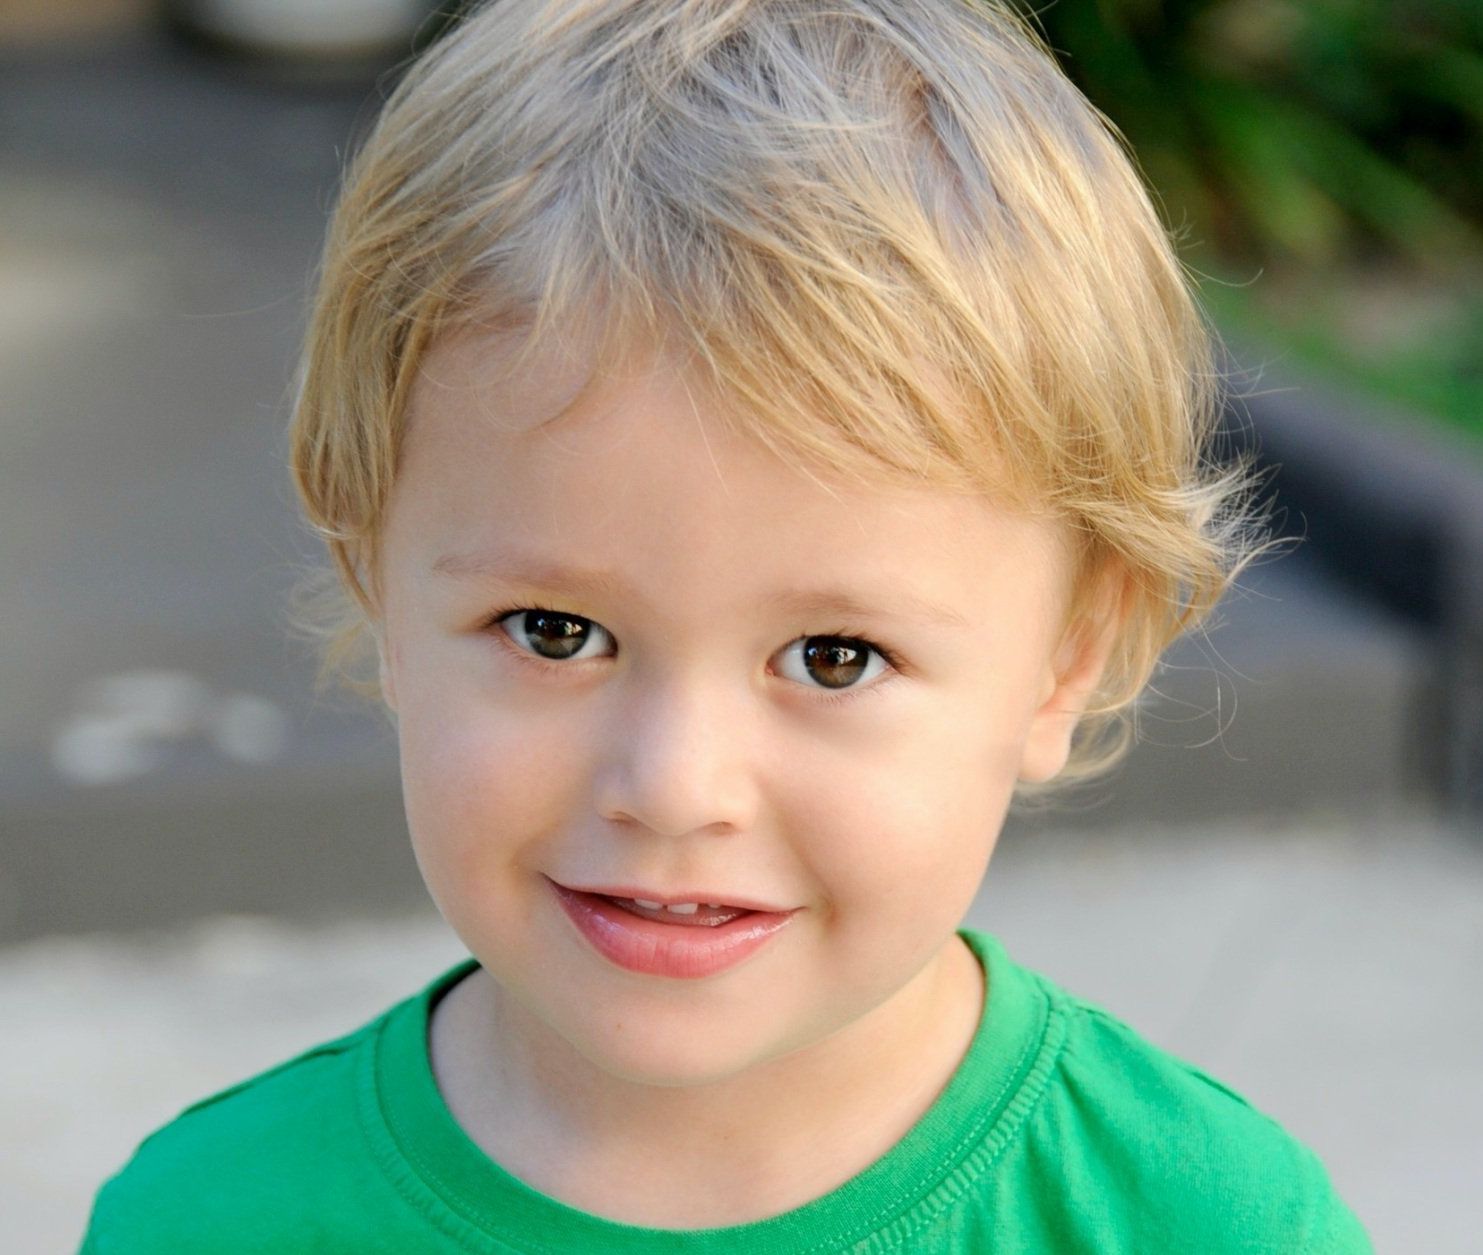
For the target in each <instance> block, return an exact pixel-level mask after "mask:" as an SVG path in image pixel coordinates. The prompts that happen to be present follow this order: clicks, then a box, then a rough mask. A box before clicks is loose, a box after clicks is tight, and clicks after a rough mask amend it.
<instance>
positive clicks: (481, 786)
mask: <svg viewBox="0 0 1483 1255" xmlns="http://www.w3.org/2000/svg"><path fill="white" fill-rule="evenodd" d="M501 359H502V345H501V342H500V341H498V340H497V339H495V338H493V337H480V336H478V335H475V334H472V333H471V334H466V335H463V336H460V337H455V338H448V339H445V340H444V341H442V342H440V343H439V344H437V345H436V346H435V347H434V350H433V352H432V354H431V355H430V357H429V359H428V361H427V364H426V367H425V369H424V372H423V375H422V377H421V378H420V380H419V382H418V385H417V387H416V389H415V390H414V395H413V398H412V410H411V416H410V429H409V435H408V440H407V443H406V447H405V450H404V457H403V461H402V464H401V466H400V468H399V471H398V480H397V483H396V487H395V490H394V493H393V497H392V502H391V508H390V515H389V518H388V522H387V527H386V531H385V534H384V549H383V566H382V569H381V574H382V580H383V584H382V587H383V592H384V603H383V604H384V612H385V613H384V620H383V625H382V626H383V683H384V687H385V690H386V695H387V699H388V701H389V702H390V703H391V704H392V706H393V707H394V709H395V710H396V712H397V717H398V723H399V728H400V740H401V756H402V774H403V783H404V789H405V797H406V806H407V814H408V820H409V826H410V830H411V836H412V841H413V846H414V849H415V851H416V855H417V859H418V862H419V865H420V867H421V870H422V873H423V875H424V877H425V878H426V881H427V884H428V887H429V889H430V891H431V893H432V895H433V897H434V899H435V900H436V902H437V904H438V906H439V908H440V909H441V910H442V912H443V914H444V916H445V918H446V919H447V920H448V922H449V924H450V925H451V926H452V927H453V928H454V929H455V930H456V931H457V933H458V934H459V936H460V937H461V939H462V940H463V941H464V942H465V944H466V945H467V946H468V947H469V950H470V952H471V953H472V954H473V955H474V956H475V957H476V958H478V959H479V960H480V962H481V963H482V965H483V967H484V968H485V970H486V971H487V972H488V973H489V974H490V975H491V976H492V977H493V978H494V979H495V981H496V982H498V985H499V987H500V988H501V990H502V992H503V995H504V996H505V997H507V998H509V999H513V1001H514V1003H515V1004H516V1005H518V1007H520V1008H521V1009H522V1012H523V1013H524V1014H525V1017H526V1019H527V1020H528V1021H529V1023H531V1024H533V1025H538V1026H539V1027H540V1031H541V1032H543V1033H549V1032H554V1033H555V1034H556V1035H557V1036H558V1037H559V1038H560V1039H563V1040H564V1041H565V1042H567V1043H569V1044H570V1045H571V1046H572V1047H574V1048H575V1049H576V1050H577V1051H578V1052H579V1053H580V1054H581V1055H582V1056H585V1058H586V1059H587V1060H589V1061H590V1062H591V1063H593V1064H595V1065H596V1066H598V1067H599V1068H601V1069H603V1070H605V1071H606V1072H608V1073H610V1074H612V1075H615V1076H622V1077H625V1078H628V1079H635V1080H647V1081H653V1082H657V1083H663V1084H686V1083H697V1082H703V1081H710V1080H719V1079H724V1078H727V1077H731V1076H736V1075H739V1074H740V1073H742V1072H743V1071H745V1070H746V1069H748V1068H749V1067H752V1066H755V1065H757V1064H759V1063H762V1062H764V1061H767V1060H770V1059H774V1058H778V1057H780V1056H782V1055H784V1054H787V1053H789V1052H791V1051H794V1050H796V1049H799V1048H801V1047H806V1046H809V1045H811V1044H813V1043H816V1042H819V1041H822V1040H823V1039H825V1038H826V1037H828V1036H830V1035H831V1034H833V1033H835V1032H836V1031H838V1030H840V1029H842V1028H844V1027H845V1026H847V1025H850V1024H852V1023H855V1022H856V1021H859V1020H861V1019H862V1018H863V1017H865V1016H867V1015H868V1014H869V1013H871V1012H872V1011H875V1010H876V1009H877V1008H882V1009H887V1008H889V1006H890V1005H891V1002H892V999H894V998H896V997H897V996H898V995H902V996H904V995H903V991H904V990H906V989H907V988H908V986H910V985H912V983H913V982H920V981H922V980H925V979H927V976H928V974H929V973H930V972H931V970H932V969H933V967H934V965H935V964H938V963H940V962H942V961H943V956H944V955H945V954H946V953H947V949H948V947H949V946H950V945H952V944H954V941H953V936H954V931H955V929H956V927H957V926H958V924H959V922H960V921H961V919H962V917H963V915H964V912H965V910H966V909H967V907H968V905H969V903H970V901H971V899H972V897H973V895H974V893H975V891H976V889H977V887H978V885H979V881H980V878H981V877H982V875H983V872H984V870H985V867H986V866H987V864H988V861H989V856H990V854H991V852H992V851H993V848H994V843H995V840H996V839H997V836H998V833H999V830H1000V826H1001V823H1002V821H1003V818H1004V814H1005V811H1006V808H1007V806H1008V803H1009V800H1010V796H1011V792H1012V790H1013V787H1014V784H1015V782H1016V780H1017V779H1019V778H1025V779H1045V778H1048V777H1049V776H1051V775H1053V774H1054V773H1055V772H1056V771H1057V770H1059V768H1060V766H1061V764H1062V763H1063V761H1064V755H1065V752H1066V745H1067V738H1068V737H1069V734H1070V730H1071V727H1072V721H1073V716H1074V714H1075V712H1076V710H1078V709H1079V707H1080V704H1081V703H1082V702H1084V691H1083V690H1084V689H1085V688H1086V687H1087V686H1088V685H1089V684H1090V682H1091V681H1092V680H1094V679H1095V678H1096V673H1097V672H1098V671H1099V669H1100V663H1101V657H1102V654H1101V653H1100V652H1098V650H1097V649H1096V648H1095V647H1090V648H1088V649H1080V650H1077V651H1072V650H1071V647H1070V646H1064V647H1059V648H1058V646H1059V645H1060V631H1059V629H1060V627H1061V619H1062V611H1063V606H1064V604H1065V599H1066V597H1067V596H1068V594H1069V579H1070V574H1069V573H1070V562H1069V557H1068V553H1067V551H1066V549H1065V548H1064V538H1063V536H1062V535H1061V533H1060V532H1059V530H1058V529H1057V528H1056V527H1055V526H1053V525H1052V524H1050V523H1049V522H1046V521H1037V520H1031V519H1028V518H1024V517H1017V516H1014V515H1011V514H1008V513H1003V512H1000V511H999V510H997V509H995V508H993V507H992V506H991V505H990V504H988V503H986V502H985V501H983V500H981V499H978V498H967V497H955V496H951V495H947V494H944V493H941V492H939V491H936V490H906V489H899V488H893V489H885V488H869V489H866V488H862V487H859V486H854V485H851V484H848V483H846V482H844V481H843V480H839V481H827V480H826V481H825V482H824V483H820V482H818V481H816V480H815V479H814V478H811V477H810V476H809V475H808V474H806V473H804V472H803V471H801V470H799V469H796V468H795V467H794V466H792V465H790V464H788V463H787V462H786V461H784V460H783V459H781V458H779V457H778V456H777V455H775V454H773V453H771V452H769V451H767V450H766V449H765V448H764V447H763V446H761V445H760V444H759V443H756V442H755V441H753V440H752V439H751V438H749V437H743V436H739V435H736V434H734V433H732V432H730V431H728V430H727V429H726V428H725V427H724V426H723V424H721V423H720V422H718V421H717V420H716V418H715V417H714V414H715V411H714V408H713V407H714V405H715V401H714V398H710V397H708V396H707V395H706V394H705V393H704V392H703V391H701V390H699V389H698V388H697V387H696V386H695V385H694V381H693V380H689V379H687V378H685V377H684V376H682V375H680V374H678V373H676V372H675V371H673V370H672V369H666V368H665V367H664V366H663V364H662V363H660V364H657V365H655V366H653V368H652V369H647V370H644V371H637V370H636V371H635V372H634V373H633V374H632V375H631V376H628V377H625V378H622V379H613V380H609V381H607V382H605V383H604V384H603V385H601V386H598V387H593V388H590V389H587V390H585V391H582V390H581V389H580V387H579V385H580V384H581V382H582V378H583V372H582V371H581V370H580V369H577V368H575V367H574V365H573V364H572V363H571V362H566V363H563V362H560V361H556V360H554V359H553V360H552V361H551V362H550V363H549V370H546V369H538V370H537V371H535V372H532V373H531V374H529V375H527V376H524V377H522V378H521V379H520V380H512V379H509V378H506V377H505V376H504V375H503V374H502V373H501V369H500V363H501ZM543 365H544V364H543ZM573 402H574V403H573ZM568 407H569V408H568ZM563 410H564V411H565V412H562V413H560V416H559V417H556V418H555V419H554V421H550V422H547V421H546V420H548V419H551V417H552V415H554V414H557V413H558V411H563ZM708 411H709V412H708ZM846 603H848V604H846ZM525 610H529V611H536V610H540V611H545V612H546V614H545V615H537V614H533V613H532V614H524V615H522V614H519V613H511V612H517V611H525ZM507 615H508V616H509V617H505V618H503V622H502V623H497V622H493V621H492V620H494V619H495V618H496V617H499V616H507ZM865 642H869V643H870V645H874V646H878V647H880V648H882V649H884V650H888V651H890V654H891V655H892V656H893V657H894V658H895V664H894V665H891V664H890V663H887V662H885V660H884V657H883V656H882V655H879V654H877V653H876V652H874V651H873V650H872V649H870V648H868V647H867V646H866V644H865ZM603 890H608V891H611V892H610V894H608V895H606V896H604V895H603V894H602V892H601V891H603ZM618 897H625V898H631V899H639V898H643V899H652V900H656V901H661V902H666V903H669V904H676V903H678V904H683V903H686V902H690V901H697V900H698V901H700V902H702V903H719V904H721V909H720V910H719V911H711V910H710V909H709V908H707V907H706V906H704V905H701V906H699V907H698V909H697V910H696V911H695V912H694V913H692V914H689V915H688V917H687V913H686V912H685V911H684V910H683V909H682V911H681V912H678V913H677V912H655V911H653V910H645V909H644V908H642V907H638V908H630V907H629V906H625V904H623V903H620V902H617V901H614V900H612V899H615V898H618ZM738 905H750V906H753V907H767V908H771V910H770V911H768V912H759V913H757V914H755V915H752V916H748V915H740V916H737V917H736V918H734V919H730V922H723V923H722V924H721V925H720V926H719V927H715V928H712V927H710V922H711V921H714V920H718V919H719V920H723V921H725V920H727V919H728V918H729V917H730V916H732V915H734V914H735V912H734V910H728V909H727V907H728V906H731V907H735V906H738ZM669 920H673V921H674V922H667V921H669ZM759 937H760V938H762V940H760V944H759V941H758V939H759ZM728 938H729V940H728ZM738 956H740V958H738ZM553 1040H554V1039H553Z"/></svg>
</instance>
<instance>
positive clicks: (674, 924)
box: [547, 878, 796, 977]
mask: <svg viewBox="0 0 1483 1255" xmlns="http://www.w3.org/2000/svg"><path fill="white" fill-rule="evenodd" d="M547 883H549V884H550V886H551V888H552V890H553V892H554V893H555V896H556V900H557V902H558V903H559V904H560V905H561V908H562V910H563V911H565V913H566V916H567V918H568V919H569V920H571V922H572V923H573V924H574V925H576V928H577V931H578V932H579V933H580V934H581V935H582V937H583V938H584V939H585V940H586V941H587V943H588V944H589V945H590V946H591V947H592V948H593V949H594V950H596V951H597V952H598V954H600V955H602V956H603V958H605V959H607V960H608V961H609V962H612V963H614V964H616V965H617V966H619V967H622V968H625V969H627V970H628V971H631V972H642V973H645V974H648V975H654V976H675V977H700V976H711V975H715V974H716V973H718V972H722V971H725V970H726V969H727V968H730V967H734V966H736V965H737V964H738V963H740V962H742V960H744V959H746V958H748V957H750V956H751V955H753V954H755V953H756V952H757V951H758V950H759V949H761V948H762V947H763V946H764V945H765V944H766V943H767V942H768V941H769V940H771V939H772V938H773V937H774V936H776V935H777V933H778V932H779V931H780V930H781V929H782V928H784V927H785V926H786V925H787V924H788V923H789V921H790V920H792V918H793V916H794V915H795V914H796V911H794V910H779V909H775V908H769V907H764V906H762V905H761V904H753V903H745V904H743V903H732V902H724V901H705V900H696V901H680V900H672V901H668V902H666V901H663V900H660V899H657V898H646V897H643V896H641V895H640V894H638V893H634V892H633V891H632V890H630V891H629V892H628V893H623V892H619V891H616V890H615V891H613V892H603V891H601V890H597V889H575V888H571V887H569V886H567V885H563V884H559V883H557V882H556V881H554V880H550V879H549V878H548V880H547ZM718 896H719V895H718ZM697 897H698V898H699V895H697Z"/></svg>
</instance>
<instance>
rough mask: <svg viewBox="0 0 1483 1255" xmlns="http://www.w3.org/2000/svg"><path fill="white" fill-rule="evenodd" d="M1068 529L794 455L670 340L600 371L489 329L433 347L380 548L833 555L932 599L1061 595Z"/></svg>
mask: <svg viewBox="0 0 1483 1255" xmlns="http://www.w3.org/2000/svg"><path fill="white" fill-rule="evenodd" d="M1067 542H1068V537H1067V534H1066V531H1065V529H1064V528H1063V527H1061V526H1059V525H1057V524H1055V523H1053V522H1052V521H1050V520H1048V519H1045V518H1035V517H1030V516H1027V515H1025V514H1022V513H1019V512H1016V511H1014V510H1012V509H1009V508H1006V507H1003V506H1000V505H997V504H996V503H995V502H994V501H992V500H990V499H988V498H986V497H984V496H983V495H981V494H968V493H964V492H961V491H948V490H945V489H942V488H938V487H935V486H933V485H931V484H926V483H922V482H917V483H906V482H902V480H901V477H900V476H899V475H898V476H896V477H894V478H889V477H887V476H885V475H882V476H881V477H880V478H879V479H878V480H876V481H874V482H869V481H865V480H862V479H861V478H860V477H858V476H852V475H844V474H840V473H839V472H838V471H837V469H836V468H831V467H829V466H824V465H820V464H817V463H810V462H808V461H806V460H802V459H799V458H797V457H789V456H788V454H787V453H786V452H785V451H779V450H777V449H775V448H772V447H769V446H768V445H767V444H765V443H764V442H763V441H762V440H760V439H758V438H757V437H756V435H755V434H753V433H752V432H751V431H750V430H749V426H748V423H747V422H746V418H745V415H744V414H742V413H741V412H740V411H739V410H738V409H737V408H736V407H735V406H734V405H732V404H730V403H729V402H728V399H727V398H726V397H724V396H722V395H719V394H718V393H717V392H716V390H715V389H714V388H712V387H710V386H708V384H707V382H706V381H705V380H704V379H703V377H702V376H701V374H700V373H699V372H698V371H695V370H693V369H691V368H689V367H688V366H687V365H686V364H685V363H684V362H682V361H678V360H676V359H674V358H673V357H670V356H666V355H665V354H663V353H661V352H658V351H648V352H642V353H635V354H633V355H631V356H629V357H627V358H623V359H618V360H616V361H615V362H614V364H611V365H608V366H605V367H602V368H595V367H594V365H593V355H592V354H591V353H590V352H589V351H584V350H583V349H582V348H581V347H578V346H575V345H572V344H570V343H568V344H564V345H556V344H553V345H546V346H541V347H540V348H539V349H538V350H536V351H531V350H530V346H528V345H527V344H525V343H524V342H523V341H522V340H521V339H520V337H519V336H518V334H516V333H501V332H491V331H487V330H486V331H479V330H466V331H460V332H458V333H457V334H453V335H449V336H446V337H444V338H442V339H440V340H439V341H437V342H436V343H435V344H434V345H433V346H432V348H431V349H430V351H429V353H428V355H427V357H426V359H425V361H424V363H423V366H422V370H421V373H420V375H419V378H418V380H417V382H416V384H415V386H414V388H413V391H412V395H411V398H410V405H409V411H408V428H407V434H406V438H405V441H404V446H403V450H402V458H401V463H400V466H399V468H398V473H397V483H396V485H395V487H394V489H393V493H392V506H391V519H390V522H389V525H388V552H391V551H392V550H393V549H394V548H395V549H400V550H401V551H404V552H405V551H407V550H408V549H410V548H415V549H416V550H417V551H418V560H419V561H420V562H421V563H422V564H424V565H426V564H427V563H429V562H431V563H432V564H433V565H434V566H436V567H437V568H438V569H439V571H440V572H441V573H443V574H460V573H462V574H469V575H474V574H478V573H479V572H480V571H481V570H483V571H485V572H486V573H489V572H495V573H497V571H498V569H499V567H500V566H501V563H502V562H503V564H504V565H505V566H507V567H508V566H510V565H512V564H511V563H510V562H509V561H508V559H509V558H510V557H511V555H523V559H524V565H525V566H526V567H529V566H530V565H532V563H533V562H535V560H536V559H537V558H539V559H540V561H539V562H538V563H536V564H537V565H539V566H541V567H542V568H543V569H547V570H550V569H553V567H555V566H560V567H564V568H566V569H575V568H578V567H580V568H582V569H584V570H586V571H589V572H591V571H599V572H601V571H609V572H612V571H621V570H622V569H624V568H625V567H632V566H634V565H635V564H637V565H640V566H643V567H644V570H645V573H646V574H648V575H649V576H651V577H653V579H654V580H655V581H656V582H658V583H659V584H663V583H664V582H665V581H666V580H667V581H668V582H669V585H670V587H672V588H673V587H688V588H691V589H694V590H696V591H697V593H699V592H700V591H702V590H704V589H713V588H715V587H717V585H718V582H717V581H714V580H712V579H710V578H709V577H710V576H712V575H713V573H714V572H715V571H716V570H717V569H724V570H726V571H728V572H729V573H730V574H729V575H728V577H727V580H726V581H724V583H725V585H726V587H727V588H729V589H730V590H731V591H734V592H739V591H740V590H742V589H744V588H749V587H752V586H753V585H754V584H755V585H757V586H758V587H760V583H761V582H765V580H766V578H767V577H768V576H770V575H776V576H777V577H778V578H779V579H781V580H783V581H784V582H790V583H792V584H794V585H798V584H801V583H802V582H804V581H806V580H807V579H808V578H809V577H810V572H811V571H817V568H819V567H820V566H821V565H827V566H828V567H830V568H831V570H833V571H834V572H835V573H836V574H839V575H841V576H843V577H846V578H847V579H848V578H853V579H855V580H856V581H857V582H858V583H859V584H860V586H861V588H862V589H867V588H868V589H870V590H872V591H873V592H874V593H875V594H877V595H880V596H885V595H887V594H889V593H890V591H891V590H892V589H893V588H894V589H895V590H896V591H897V599H898V600H900V601H903V602H909V601H911V600H913V599H916V600H923V601H925V600H927V594H928V593H929V592H932V591H935V592H936V593H937V594H938V595H937V596H936V597H935V598H933V600H934V601H935V603H936V604H939V605H940V604H942V600H943V597H942V594H944V593H946V594H948V595H949V596H952V597H954V598H955V599H957V600H960V601H961V600H963V597H962V594H964V593H965V592H971V591H972V589H973V587H974V586H979V585H986V584H993V583H994V581H995V579H996V578H997V579H998V581H999V582H1000V584H1005V583H1009V582H1013V583H1015V585H1016V586H1017V589H1018V593H1019V595H1020V596H1021V597H1023V598H1028V599H1032V600H1033V599H1036V598H1038V599H1039V600H1041V601H1044V602H1046V603H1047V604H1048V605H1049V604H1063V603H1064V599H1065V597H1066V595H1067V594H1068V593H1069V588H1068V587H1067V586H1066V585H1067V576H1068V575H1069V570H1070V550H1069V546H1068V543H1067ZM434 551H436V552H434ZM944 586H946V587H944ZM914 590H915V591H916V592H920V593H921V594H922V596H921V597H915V598H914ZM970 600H971V598H970Z"/></svg>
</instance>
